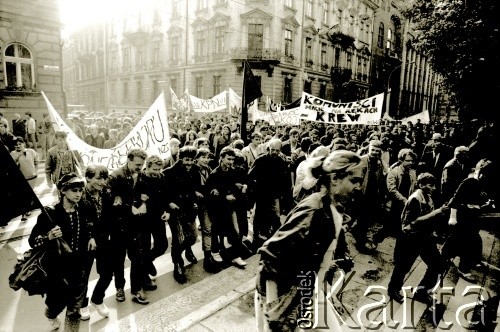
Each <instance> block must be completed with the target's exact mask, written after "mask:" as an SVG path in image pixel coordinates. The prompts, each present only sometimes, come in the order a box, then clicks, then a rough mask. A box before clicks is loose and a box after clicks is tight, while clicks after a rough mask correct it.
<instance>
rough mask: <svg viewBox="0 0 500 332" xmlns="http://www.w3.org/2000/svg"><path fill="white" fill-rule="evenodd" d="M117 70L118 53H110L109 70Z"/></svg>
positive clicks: (115, 51)
mask: <svg viewBox="0 0 500 332" xmlns="http://www.w3.org/2000/svg"><path fill="white" fill-rule="evenodd" d="M117 69H118V51H117V50H113V51H111V70H112V71H116V70H117Z"/></svg>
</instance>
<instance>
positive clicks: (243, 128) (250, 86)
mask: <svg viewBox="0 0 500 332" xmlns="http://www.w3.org/2000/svg"><path fill="white" fill-rule="evenodd" d="M260 96H262V91H261V90H260V84H259V83H258V82H257V80H256V77H255V76H254V75H253V73H252V68H250V64H249V63H248V61H247V60H243V97H242V98H241V122H240V134H241V139H242V140H244V141H245V143H246V142H247V140H248V138H247V121H248V104H250V103H251V102H252V101H254V100H255V99H257V98H259V97H260Z"/></svg>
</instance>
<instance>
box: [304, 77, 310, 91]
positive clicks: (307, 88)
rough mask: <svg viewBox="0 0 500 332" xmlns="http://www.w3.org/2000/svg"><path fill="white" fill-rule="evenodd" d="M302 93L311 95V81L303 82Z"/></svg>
mask: <svg viewBox="0 0 500 332" xmlns="http://www.w3.org/2000/svg"><path fill="white" fill-rule="evenodd" d="M304 92H307V93H311V81H308V80H306V81H305V82H304Z"/></svg>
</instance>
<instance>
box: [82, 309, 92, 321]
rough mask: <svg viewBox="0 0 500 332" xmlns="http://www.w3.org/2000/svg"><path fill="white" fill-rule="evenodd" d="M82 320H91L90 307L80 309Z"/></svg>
mask: <svg viewBox="0 0 500 332" xmlns="http://www.w3.org/2000/svg"><path fill="white" fill-rule="evenodd" d="M80 319H81V320H89V319H90V310H89V307H83V308H80Z"/></svg>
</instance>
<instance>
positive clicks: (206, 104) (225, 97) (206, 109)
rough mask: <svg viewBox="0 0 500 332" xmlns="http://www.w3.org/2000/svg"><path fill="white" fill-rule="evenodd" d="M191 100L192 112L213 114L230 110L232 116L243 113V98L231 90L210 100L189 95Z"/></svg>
mask: <svg viewBox="0 0 500 332" xmlns="http://www.w3.org/2000/svg"><path fill="white" fill-rule="evenodd" d="M189 100H190V101H191V108H192V110H193V111H194V112H197V113H211V112H220V111H228V110H229V113H230V114H240V113H241V97H240V96H238V95H237V94H236V92H234V90H233V89H231V88H228V89H227V90H225V91H223V92H221V93H219V94H218V95H215V96H214V97H212V98H210V99H201V98H198V97H195V96H192V95H189Z"/></svg>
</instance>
